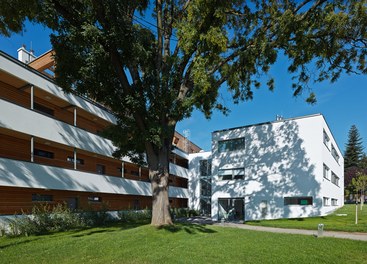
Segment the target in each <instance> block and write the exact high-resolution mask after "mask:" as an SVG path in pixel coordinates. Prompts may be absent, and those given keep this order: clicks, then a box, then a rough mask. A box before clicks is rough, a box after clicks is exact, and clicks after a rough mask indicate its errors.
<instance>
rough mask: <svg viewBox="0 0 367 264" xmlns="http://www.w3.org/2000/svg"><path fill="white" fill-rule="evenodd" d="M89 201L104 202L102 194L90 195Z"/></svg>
mask: <svg viewBox="0 0 367 264" xmlns="http://www.w3.org/2000/svg"><path fill="white" fill-rule="evenodd" d="M88 202H94V203H100V202H102V197H100V196H88Z"/></svg>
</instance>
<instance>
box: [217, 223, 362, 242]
mask: <svg viewBox="0 0 367 264" xmlns="http://www.w3.org/2000/svg"><path fill="white" fill-rule="evenodd" d="M214 225H217V226H223V227H235V228H242V229H248V230H254V231H263V232H272V233H283V234H299V235H310V236H315V237H317V230H305V229H289V228H276V227H265V226H252V225H246V224H236V223H223V224H222V223H214ZM322 236H323V237H335V238H344V239H352V240H361V241H367V233H357V232H353V233H352V232H338V231H324V232H323V234H322Z"/></svg>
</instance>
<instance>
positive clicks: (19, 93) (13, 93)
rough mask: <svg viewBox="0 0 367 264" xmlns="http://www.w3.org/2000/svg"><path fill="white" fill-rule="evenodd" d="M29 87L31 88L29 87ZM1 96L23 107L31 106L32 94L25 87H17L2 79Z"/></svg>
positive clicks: (0, 83) (0, 85)
mask: <svg viewBox="0 0 367 264" xmlns="http://www.w3.org/2000/svg"><path fill="white" fill-rule="evenodd" d="M28 89H29V88H28ZM0 98H2V99H5V100H7V101H10V102H13V103H15V104H18V105H21V106H23V107H28V108H29V107H30V106H31V95H30V94H29V93H27V92H25V91H24V90H23V89H17V88H15V87H13V86H11V85H9V84H6V83H3V82H1V81H0Z"/></svg>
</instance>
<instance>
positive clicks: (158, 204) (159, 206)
mask: <svg viewBox="0 0 367 264" xmlns="http://www.w3.org/2000/svg"><path fill="white" fill-rule="evenodd" d="M169 150H170V147H167V148H165V147H162V150H161V151H160V153H159V154H158V157H155V158H154V159H152V158H151V157H150V158H148V160H150V161H151V162H149V163H150V164H149V178H150V180H151V186H152V221H151V225H153V226H162V225H172V224H173V223H172V219H171V214H170V205H169V198H168V182H169V181H168V178H169ZM152 161H153V162H152ZM152 163H153V164H152ZM154 163H155V164H154Z"/></svg>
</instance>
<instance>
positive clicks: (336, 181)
mask: <svg viewBox="0 0 367 264" xmlns="http://www.w3.org/2000/svg"><path fill="white" fill-rule="evenodd" d="M331 182H332V183H334V184H335V185H336V186H339V177H338V176H336V174H335V173H334V172H331Z"/></svg>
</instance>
